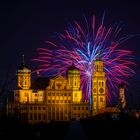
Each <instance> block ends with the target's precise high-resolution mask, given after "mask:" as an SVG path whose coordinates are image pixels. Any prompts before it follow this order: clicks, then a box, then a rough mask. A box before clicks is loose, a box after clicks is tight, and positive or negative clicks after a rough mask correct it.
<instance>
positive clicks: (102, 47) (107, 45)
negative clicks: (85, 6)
mask: <svg viewBox="0 0 140 140" xmlns="http://www.w3.org/2000/svg"><path fill="white" fill-rule="evenodd" d="M85 23H86V26H85V24H82V26H81V25H80V23H79V22H77V21H74V22H73V24H70V25H69V26H68V28H67V29H66V30H65V31H64V32H63V33H55V37H54V38H53V40H55V41H46V47H45V48H38V49H37V52H38V56H37V58H35V59H33V60H34V61H36V62H39V67H38V68H37V69H36V70H35V71H34V72H36V71H40V72H42V73H45V74H47V76H52V75H57V74H58V72H61V74H65V72H66V70H67V69H68V68H69V67H70V66H71V64H72V63H73V64H74V65H75V66H76V67H77V68H79V69H80V71H81V89H82V90H83V99H84V100H85V99H88V98H89V95H90V94H91V79H92V75H93V71H94V67H93V62H94V60H96V58H97V55H98V52H99V51H100V53H101V59H102V60H103V61H104V71H105V73H106V77H107V94H108V97H109V95H111V94H116V92H115V91H116V89H117V88H118V84H119V83H120V82H121V81H122V82H123V83H125V84H128V83H127V81H126V79H127V78H128V77H131V76H132V75H133V74H134V73H135V72H134V70H133V69H132V66H133V65H135V63H134V62H133V54H132V52H131V51H130V50H126V49H124V48H122V43H123V42H124V41H126V40H128V39H129V38H131V37H132V36H133V35H128V36H124V37H121V38H118V34H119V33H120V31H121V28H122V25H120V24H117V25H115V26H110V27H108V28H107V27H105V26H104V16H103V18H102V21H101V23H100V24H99V26H97V27H96V28H95V16H93V17H92V19H91V24H88V22H87V20H86V18H85Z"/></svg>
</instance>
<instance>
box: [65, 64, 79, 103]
mask: <svg viewBox="0 0 140 140" xmlns="http://www.w3.org/2000/svg"><path fill="white" fill-rule="evenodd" d="M67 80H68V87H69V89H70V90H72V92H73V102H77V103H78V102H81V101H82V91H81V90H80V70H79V69H78V68H76V67H75V66H74V64H72V65H71V66H70V67H69V69H68V70H67Z"/></svg>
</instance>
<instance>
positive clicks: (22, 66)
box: [18, 54, 30, 70]
mask: <svg viewBox="0 0 140 140" xmlns="http://www.w3.org/2000/svg"><path fill="white" fill-rule="evenodd" d="M23 69H30V68H29V67H28V66H27V65H26V64H25V59H24V54H23V55H22V63H21V65H20V66H19V67H18V70H23Z"/></svg>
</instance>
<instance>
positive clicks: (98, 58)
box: [96, 51, 102, 61]
mask: <svg viewBox="0 0 140 140" xmlns="http://www.w3.org/2000/svg"><path fill="white" fill-rule="evenodd" d="M96 60H97V61H102V60H101V52H100V51H98V57H97V59H96Z"/></svg>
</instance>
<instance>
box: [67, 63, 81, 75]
mask: <svg viewBox="0 0 140 140" xmlns="http://www.w3.org/2000/svg"><path fill="white" fill-rule="evenodd" d="M79 72H80V70H79V69H78V68H77V67H75V66H74V64H73V63H72V65H71V66H70V67H69V68H68V70H67V73H79Z"/></svg>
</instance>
